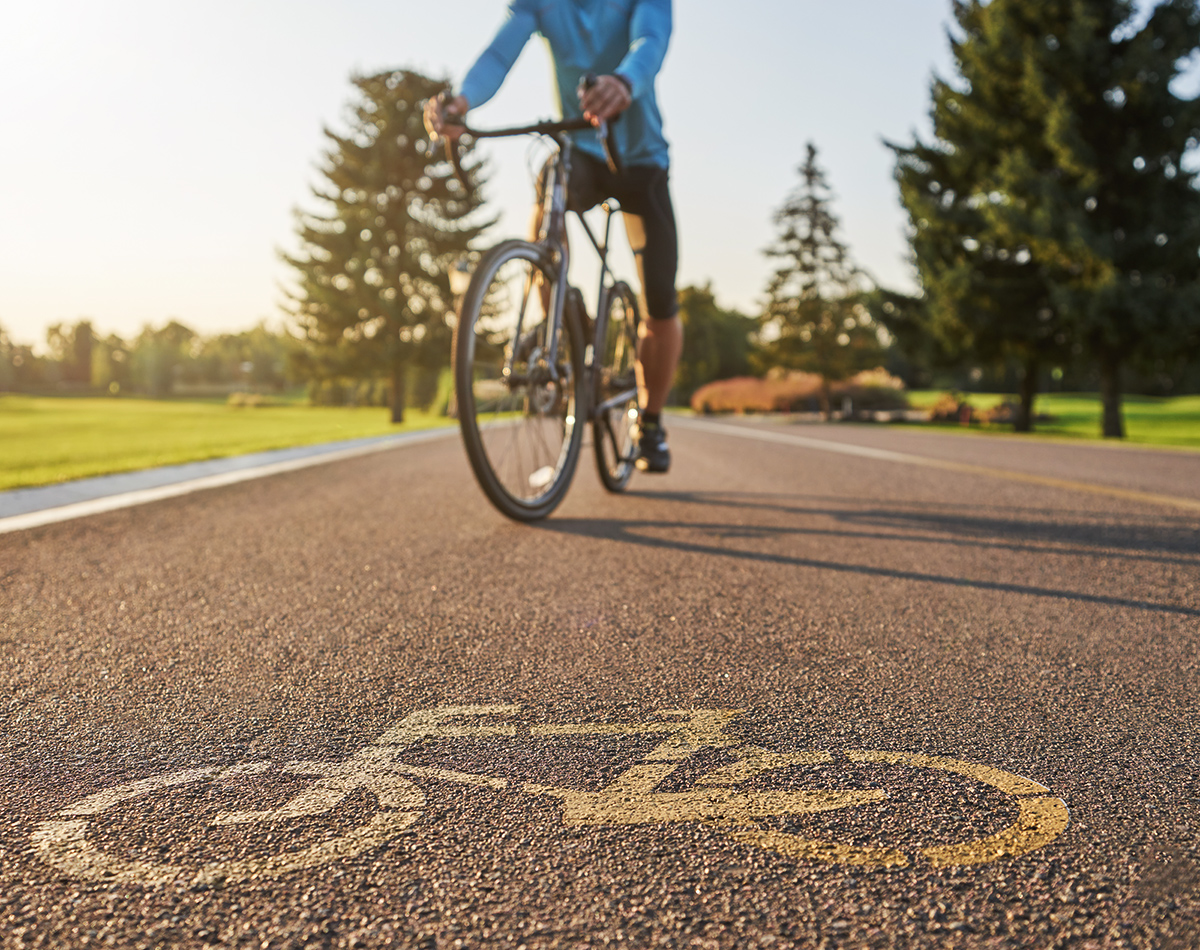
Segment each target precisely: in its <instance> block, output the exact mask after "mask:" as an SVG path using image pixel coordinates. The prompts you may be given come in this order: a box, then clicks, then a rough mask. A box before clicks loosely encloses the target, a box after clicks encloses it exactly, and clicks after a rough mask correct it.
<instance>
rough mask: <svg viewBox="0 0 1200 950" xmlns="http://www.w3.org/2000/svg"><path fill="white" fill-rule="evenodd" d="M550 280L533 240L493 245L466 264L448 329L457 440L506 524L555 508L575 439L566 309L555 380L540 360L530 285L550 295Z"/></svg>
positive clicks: (575, 381) (576, 364)
mask: <svg viewBox="0 0 1200 950" xmlns="http://www.w3.org/2000/svg"><path fill="white" fill-rule="evenodd" d="M555 282H556V278H555V274H554V272H553V270H552V268H551V265H550V262H549V259H548V256H547V253H546V251H545V249H544V248H543V247H541V246H540V245H538V244H533V243H530V242H528V241H505V242H503V243H501V244H498V245H496V246H495V247H493V248H492V249H491V250H489V251H487V252H486V253H485V254H484V255H483V257H482V259H481V260H480V262H479V265H478V267H476V269H475V273H474V274H473V275H472V277H471V283H470V285H469V287H468V288H467V292H466V294H465V295H464V297H463V301H462V306H461V308H460V311H459V318H458V323H457V325H456V326H455V330H454V354H455V359H454V382H455V395H456V397H457V400H458V415H459V428H460V429H461V431H462V437H463V445H464V446H465V447H466V451H467V457H468V459H470V462H471V468H472V469H473V470H474V472H475V478H476V480H477V481H478V482H479V486H480V488H482V489H483V492H484V494H485V495H486V496H487V497H488V500H489V501H491V502H492V504H493V505H494V506H495V507H496V508H497V509H498V510H499V511H500V512H501V513H502V514H504V515H506V516H507V517H509V518H512V519H513V520H514V521H537V520H540V519H542V518H545V517H546V516H547V515H549V514H550V512H552V511H553V510H554V509H555V508H556V507H557V506H558V504H559V503H560V502H561V501H562V499H563V497H564V495H566V492H567V489H568V488H569V487H570V484H571V479H572V477H573V476H574V474H575V466H576V463H577V462H578V460H579V452H580V449H581V447H582V442H583V429H584V426H583V425H582V424H581V423H582V420H583V419H584V418H586V417H585V416H584V415H582V413H584V412H585V410H586V405H587V393H586V390H585V388H584V369H583V331H582V329H581V328H580V327H579V324H578V319H577V318H576V317H574V315H573V314H572V313H571V310H570V308H569V307H564V308H563V332H562V333H560V334H559V344H558V358H557V360H556V366H555V371H556V372H557V374H558V379H557V380H553V379H551V378H550V377H549V375H548V371H549V366H548V364H547V363H546V362H545V358H544V355H545V354H544V344H545V342H546V333H547V330H548V328H549V324H550V321H549V320H548V319H547V318H546V316H545V313H544V312H542V311H543V308H542V305H541V301H542V293H541V291H540V287H541V286H542V285H544V286H546V287H548V288H549V289H550V291H551V295H552V292H553V290H554V284H555ZM535 288H538V289H535ZM531 303H532V304H533V306H532V307H530V304H531Z"/></svg>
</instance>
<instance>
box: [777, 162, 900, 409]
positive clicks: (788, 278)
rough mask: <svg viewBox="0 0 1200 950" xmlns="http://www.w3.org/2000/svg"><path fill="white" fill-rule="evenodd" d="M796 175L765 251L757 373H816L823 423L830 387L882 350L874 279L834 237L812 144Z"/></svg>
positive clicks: (876, 359)
mask: <svg viewBox="0 0 1200 950" xmlns="http://www.w3.org/2000/svg"><path fill="white" fill-rule="evenodd" d="M798 171H799V174H800V179H801V181H800V185H799V187H798V188H797V189H796V190H795V191H794V192H793V193H792V194H791V195H789V196H788V198H787V200H786V201H785V202H784V204H783V206H782V207H781V208H780V209H779V210H778V211H777V212H776V213H775V224H776V225H777V226H778V228H779V232H780V233H779V236H778V237H777V238H776V241H775V243H774V244H773V245H772V246H771V247H770V248H768V249H767V251H766V254H767V256H768V257H769V258H773V259H776V260H779V261H781V263H780V265H779V267H778V268H777V269H776V270H775V273H774V274H773V275H772V277H771V279H770V282H769V283H768V285H767V298H768V299H767V304H766V307H765V309H764V312H763V315H762V318H761V321H760V323H761V328H762V329H761V331H760V339H761V340H762V343H761V346H760V352H759V354H758V357H757V360H756V362H758V364H759V368H760V369H761V368H765V367H766V366H782V367H787V368H791V369H802V370H807V371H809V372H814V373H819V374H820V376H821V378H822V389H821V409H822V411H823V412H824V413H825V415H826V417H827V418H828V416H829V414H830V410H831V407H830V391H831V387H832V384H833V383H834V382H835V381H837V380H841V379H846V378H847V377H849V376H852V375H853V374H854V373H856V372H858V371H859V370H862V369H868V368H870V367H872V366H876V365H878V363H879V361H880V358H881V355H882V349H883V347H882V345H881V342H880V337H879V327H878V326H877V325H876V324H875V322H874V320H873V319H872V318H871V315H870V313H869V311H868V309H867V307H866V306H865V300H864V297H865V294H866V293H867V292H868V291H869V290H870V288H871V282H870V280H869V279H868V278H867V276H866V274H865V273H864V272H863V271H862V270H861V269H860V268H859V267H858V266H857V265H856V264H855V263H854V262H853V261H852V260H851V257H850V252H849V250H848V249H847V247H846V245H845V244H843V243H842V241H841V239H840V237H839V236H838V229H839V223H838V220H837V218H836V217H835V216H834V214H833V211H832V207H831V206H832V203H833V198H832V194H831V191H830V188H829V184H828V182H827V181H826V178H825V172H824V171H823V170H822V169H821V167H820V166H819V165H818V163H817V148H816V146H815V145H813V144H812V143H809V145H808V153H807V156H806V158H805V160H804V164H802V165H801V166H800V167H799V169H798Z"/></svg>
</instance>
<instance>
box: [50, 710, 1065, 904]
mask: <svg viewBox="0 0 1200 950" xmlns="http://www.w3.org/2000/svg"><path fill="white" fill-rule="evenodd" d="M740 718H741V715H740V712H739V711H738V710H732V709H666V710H659V711H657V712H655V713H653V714H651V715H650V716H649V717H648V718H644V719H635V720H632V721H630V720H624V719H620V718H616V719H614V718H609V717H601V718H598V719H593V720H590V721H588V720H585V721H565V722H563V721H549V722H547V721H544V720H542V719H541V717H538V716H536V715H535V716H533V717H527V716H526V715H525V714H524V711H523V710H522V708H521V707H520V706H517V705H504V706H443V707H438V708H434V709H424V710H416V711H414V712H411V713H410V714H409V715H407V716H405V717H404V718H403V719H401V720H399V721H397V722H394V723H393V724H392V725H391V726H389V727H388V728H387V729H386V730H385V731H384V732H383V733H382V734H381V735H379V736H378V737H377V738H376V739H375V740H374V741H373V742H371V743H370V744H368V745H366V746H364V747H363V748H361V749H359V750H358V751H357V752H355V753H353V754H352V755H351V756H350V757H349V758H346V759H335V760H316V761H310V760H299V761H292V762H286V763H279V764H276V763H271V762H246V763H241V764H237V765H227V766H207V767H200V768H190V769H184V770H182V771H177V772H169V773H165V774H160V775H154V776H150V777H148V778H142V779H138V780H136V781H132V782H127V783H125V784H121V785H114V786H109V787H108V788H104V789H101V790H99V791H97V792H94V793H93V794H91V795H88V796H87V797H85V798H81V799H79V800H77V801H75V802H73V803H71V804H69V805H67V806H66V807H64V808H61V809H60V810H59V811H57V813H56V814H55V815H54V816H53V817H50V818H47V819H45V820H43V821H41V822H39V823H38V824H37V825H36V826H35V828H34V830H33V833H32V835H31V844H32V846H33V850H34V852H35V853H36V854H37V855H38V856H39V857H40V858H41V859H42V860H43V861H44V862H46V863H47V864H49V865H51V866H53V867H55V868H57V869H58V870H59V871H61V872H64V873H66V874H68V875H71V876H72V877H78V878H83V879H86V880H94V881H101V882H105V883H108V884H115V885H120V884H131V885H163V884H170V883H173V882H182V883H188V882H191V883H192V884H193V885H219V884H224V883H236V882H238V881H250V880H260V879H264V878H279V877H282V876H284V875H286V874H290V873H293V872H296V871H301V870H306V869H311V868H316V867H320V866H322V865H325V864H329V863H332V862H335V861H339V860H344V859H348V858H353V857H354V856H356V855H360V854H363V853H365V852H367V851H369V850H372V849H375V848H378V847H380V846H382V845H384V844H385V843H387V842H388V841H392V840H394V839H396V838H397V837H398V836H400V835H403V834H406V833H410V831H409V830H410V829H412V832H411V833H416V831H417V828H415V827H414V826H418V827H419V826H421V825H422V824H423V819H424V818H425V817H426V816H425V812H426V810H427V809H426V804H427V801H428V797H427V794H426V792H427V790H431V789H432V788H433V787H436V786H438V785H449V786H457V787H461V788H474V789H477V790H480V791H482V792H490V793H492V794H495V795H504V796H514V797H515V798H514V799H513V800H517V799H521V798H525V799H535V798H542V799H550V800H552V801H554V802H556V803H557V808H558V811H559V814H560V816H561V821H562V824H563V826H564V827H568V828H577V829H585V828H599V827H608V828H620V827H633V826H642V827H654V826H658V827H662V828H666V827H670V826H680V825H693V826H703V827H706V828H708V829H709V830H710V831H711V832H712V833H713V834H715V835H717V836H723V837H725V838H729V839H732V840H733V841H735V842H737V843H738V844H740V845H741V846H743V847H748V848H752V849H758V850H763V851H767V852H773V853H775V854H776V855H779V856H781V857H784V858H788V859H791V860H793V861H798V862H803V863H816V864H834V865H843V866H847V867H855V868H860V869H864V870H888V869H899V868H905V867H913V866H932V867H935V868H937V867H952V866H962V865H977V864H989V863H991V862H994V861H998V860H1001V859H1005V858H1013V857H1017V856H1020V855H1023V854H1028V853H1030V852H1032V851H1036V850H1038V849H1040V848H1043V847H1045V846H1046V845H1048V844H1049V843H1050V842H1052V841H1054V840H1055V839H1056V838H1058V837H1059V836H1060V835H1061V834H1062V833H1063V831H1064V830H1065V829H1066V828H1067V825H1068V823H1069V820H1070V816H1069V813H1068V811H1067V807H1066V804H1065V803H1064V802H1063V801H1062V800H1061V799H1059V798H1057V797H1056V796H1055V795H1054V794H1053V793H1052V792H1051V791H1050V789H1048V788H1046V787H1045V786H1043V785H1040V784H1038V783H1037V782H1034V781H1032V780H1030V779H1027V778H1024V777H1022V776H1020V775H1016V774H1014V773H1011V772H1006V771H1002V770H1000V769H997V768H993V767H991V766H986V765H979V764H975V763H971V762H965V761H962V760H959V759H951V758H944V757H939V756H930V755H923V754H917V753H911V752H894V751H879V750H853V749H848V750H843V751H841V752H840V753H837V754H835V753H834V751H832V750H822V749H813V750H794V749H793V750H790V751H789V750H786V749H785V750H779V749H775V748H771V747H770V746H769V745H760V744H758V742H756V741H754V740H753V738H752V737H750V736H747V735H745V734H744V733H743V731H742V730H741V729H738V728H733V727H735V726H737V724H738V723H737V721H738V720H739V719H740ZM630 743H638V747H637V748H636V749H635V748H634V747H633V746H630V745H629V744H630ZM460 745H461V746H462V747H464V748H465V752H466V755H465V757H464V760H463V761H462V764H461V765H459V762H458V760H457V759H456V758H455V757H453V755H452V750H453V749H454V747H456V746H460ZM590 745H597V746H598V747H599V748H598V750H597V751H598V752H599V759H600V761H601V762H607V767H603V768H602V769H601V771H602V772H603V773H605V774H606V775H607V781H602V782H596V781H594V780H588V779H587V778H586V777H584V778H583V779H582V780H579V779H578V778H576V779H572V780H569V781H570V784H569V785H567V786H558V785H553V784H547V780H548V779H549V778H550V776H552V775H554V774H555V770H554V769H553V768H552V767H549V764H550V763H552V762H554V761H556V760H561V758H562V755H563V752H564V750H566V749H568V748H569V749H571V750H572V753H571V756H570V758H571V759H572V761H580V759H579V751H581V748H576V747H586V746H590ZM493 746H494V747H496V748H497V749H502V748H504V747H511V746H515V747H516V748H518V749H520V750H522V754H521V755H520V756H519V757H518V759H517V760H515V761H520V762H523V763H525V766H526V767H525V769H521V768H517V769H515V770H514V769H512V768H509V769H507V770H506V771H508V772H509V774H508V775H507V776H505V775H504V774H498V772H502V771H505V770H504V769H502V768H501V769H494V768H491V767H489V763H488V756H483V757H482V758H483V761H484V763H485V764H484V768H483V770H482V771H481V770H480V767H479V763H480V760H481V756H480V750H481V748H490V747H493ZM622 748H624V749H625V751H621V750H622ZM539 750H540V751H539ZM431 752H432V753H433V755H432V757H431V756H430V753H431ZM448 756H449V757H448ZM539 756H542V757H544V758H542V759H541V760H540V761H543V762H544V763H545V765H544V766H543V767H541V768H537V767H536V766H535V767H533V768H530V766H531V765H532V764H533V763H536V762H538V761H539ZM499 761H500V762H503V761H505V757H504V756H503V755H501V756H499ZM446 766H458V767H457V768H456V767H449V768H448V767H446ZM614 766H615V767H614ZM468 769H469V770H468ZM523 771H533V772H534V773H535V774H534V775H531V776H530V777H531V778H533V777H536V778H537V781H525V780H523V779H522V776H521V772H523ZM822 772H824V777H823V778H822V777H821V775H822ZM855 773H858V774H857V775H856V774H855ZM557 774H558V775H559V778H560V780H561V779H562V778H563V777H564V776H563V773H562V772H561V770H560V771H559V772H558V773H557ZM921 774H924V775H926V776H930V775H934V776H939V775H940V776H943V777H944V776H949V777H951V779H952V780H953V781H952V783H951V787H950V788H943V789H942V790H941V791H940V792H939V793H938V795H940V796H941V799H942V801H943V802H946V801H949V802H951V803H952V802H953V801H954V800H956V799H957V800H960V801H961V800H963V799H962V796H963V791H964V790H965V789H967V788H974V789H976V790H979V789H983V790H986V791H990V792H991V795H992V798H991V799H989V801H991V805H990V806H985V807H987V808H989V809H995V808H999V809H1000V810H1001V811H1004V812H1007V814H1008V815H1009V818H1008V823H1007V824H1006V825H1004V826H1003V827H999V828H997V827H996V825H997V824H999V822H994V821H989V822H987V823H986V825H985V826H982V827H979V828H977V829H976V830H975V832H974V833H972V834H967V835H965V836H962V837H961V838H959V839H958V840H953V839H954V838H955V837H958V836H955V835H952V836H950V840H938V839H939V838H941V837H943V836H941V835H940V834H939V833H938V825H939V824H941V823H944V819H945V816H944V815H939V821H938V822H936V823H935V824H933V825H931V826H930V828H929V829H928V832H929V835H928V838H926V840H925V841H923V842H922V843H920V844H913V843H912V842H909V843H908V844H907V845H906V844H904V843H903V842H901V841H891V842H889V841H888V840H887V838H888V837H889V836H890V835H889V834H888V833H886V832H885V833H884V835H883V840H876V841H875V842H873V843H868V842H865V841H859V842H857V843H856V842H852V841H845V840H842V841H838V840H835V839H836V838H838V837H842V835H841V834H836V833H835V834H834V836H833V838H826V837H823V836H821V837H811V836H809V835H807V834H804V833H802V832H801V831H800V830H799V829H795V828H791V827H789V826H788V824H787V823H786V822H787V821H789V820H794V819H797V818H803V817H805V816H813V815H822V814H825V813H831V814H840V813H847V812H849V813H853V812H864V811H865V813H866V816H867V818H868V820H870V817H871V816H876V818H877V820H879V822H880V828H881V829H883V828H887V827H890V828H891V833H890V834H891V835H894V834H895V833H896V831H897V829H896V828H895V827H894V826H889V825H888V824H887V822H886V821H885V820H883V819H882V813H881V811H880V809H883V808H885V807H886V805H887V803H888V800H889V799H890V797H891V795H890V791H889V789H890V788H895V789H903V787H904V785H905V784H906V783H907V782H911V781H912V780H913V777H915V776H919V775H921ZM906 775H907V776H908V778H906V777H905V776H906ZM298 779H304V780H307V781H305V782H304V787H303V788H300V789H299V790H296V789H295V783H296V781H297V780H298ZM954 782H957V783H958V785H955V784H954ZM289 784H290V785H291V787H292V788H293V794H292V797H290V798H288V799H287V800H286V801H284V802H282V803H281V804H274V807H269V806H268V807H266V808H264V807H263V805H264V804H267V803H268V802H271V801H272V800H274V801H275V802H278V799H277V798H276V797H275V795H273V794H272V793H271V791H270V789H271V787H272V786H274V787H278V786H279V785H284V786H285V787H286V786H287V785H289ZM581 786H582V787H581ZM959 786H961V787H959ZM264 792H265V793H266V794H265V795H264ZM364 794H365V795H367V796H369V799H373V801H374V807H373V808H371V807H368V808H367V810H366V812H365V814H364V813H362V812H361V811H358V812H355V811H350V812H349V813H350V814H354V815H356V818H357V820H356V821H354V822H353V823H351V824H350V826H349V827H347V826H346V814H347V807H346V805H345V803H347V802H352V801H355V800H357V801H359V803H360V805H359V808H360V809H361V803H362V801H363V795H364ZM264 798H265V801H264ZM172 800H174V801H175V802H176V803H178V806H179V809H178V810H177V811H176V810H173V809H172V808H171V805H170V803H171V801H172ZM238 806H240V807H238ZM247 806H249V807H247ZM255 806H257V807H255ZM217 809H219V810H217ZM943 810H944V807H943V806H941V805H939V806H938V811H939V812H941V811H943ZM172 814H178V815H179V816H180V819H181V820H183V822H184V824H183V826H182V827H180V826H178V825H172V824H171V819H170V817H169V816H170V815H172ZM437 814H438V812H436V810H435V815H434V817H435V818H436V816H437ZM139 816H140V818H139ZM997 817H998V816H997ZM131 820H132V821H133V822H134V827H135V829H137V830H136V833H134V834H133V835H132V838H133V839H134V841H135V842H137V843H138V844H140V845H141V847H140V848H137V847H133V848H131V847H130V842H129V841H126V840H125V839H124V838H122V836H121V834H120V832H119V831H118V832H115V833H114V832H111V831H110V830H109V829H110V827H113V826H115V827H116V828H118V829H119V828H121V827H125V828H129V827H130V825H129V822H130V821H131ZM469 820H476V821H479V820H483V819H481V818H480V816H479V814H478V813H477V812H476V813H474V818H472V819H469ZM122 821H124V825H123V824H122ZM850 826H851V827H852V826H853V822H851V823H850ZM196 828H199V829H201V830H200V832H199V835H200V841H199V842H196V843H195V844H198V845H200V848H201V849H202V851H203V852H204V856H203V858H202V859H201V862H200V863H199V864H197V863H196V862H195V861H194V860H193V861H188V860H187V856H186V855H185V854H184V853H181V852H180V851H179V850H178V849H176V848H175V847H173V839H174V838H177V837H180V836H181V835H180V833H181V832H182V837H184V838H185V839H193V840H194V839H195V837H196V836H197V831H196ZM331 828H338V829H339V831H338V832H337V833H336V834H335V836H333V837H330V836H329V835H328V830H329V829H331ZM127 834H128V833H127ZM185 850H191V851H192V852H193V855H194V852H195V851H196V850H197V848H196V847H195V845H194V846H193V847H192V848H191V849H185ZM172 855H174V856H173V857H172Z"/></svg>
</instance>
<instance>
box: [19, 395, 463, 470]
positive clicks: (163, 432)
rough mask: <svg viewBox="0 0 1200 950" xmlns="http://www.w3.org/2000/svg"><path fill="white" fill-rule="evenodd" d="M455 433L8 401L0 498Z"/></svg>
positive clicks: (411, 418) (215, 408) (226, 410)
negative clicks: (79, 481) (193, 465)
mask: <svg viewBox="0 0 1200 950" xmlns="http://www.w3.org/2000/svg"><path fill="white" fill-rule="evenodd" d="M449 424H450V422H449V420H447V419H445V418H444V417H442V416H434V415H429V414H424V413H418V412H409V413H407V414H406V421H405V423H404V425H402V426H394V425H392V424H391V423H390V422H389V421H388V413H387V410H386V409H380V408H378V407H375V408H363V409H350V408H342V407H338V408H325V407H314V406H308V405H283V406H262V407H257V408H235V407H232V406H228V405H225V404H224V403H217V402H212V401H197V402H177V401H156V400H149V399H95V398H93V399H87V398H58V397H54V398H47V397H35V396H21V395H8V394H0V490H5V489H10V488H23V487H29V486H33V485H48V484H53V483H56V482H64V481H69V480H71V479H75V478H87V477H89V476H93V475H110V474H114V473H116V472H130V471H136V470H138V469H145V468H156V467H158V466H160V465H177V464H180V463H182V462H197V461H202V460H204V459H212V458H224V457H227V456H232V455H244V454H246V453H249V452H263V451H266V450H268V449H282V448H291V447H293V446H297V445H315V444H318V443H321V442H335V441H338V440H341V439H356V438H363V437H366V436H376V435H390V434H393V433H397V432H411V431H415V430H417V429H428V428H433V427H435V426H440V425H449Z"/></svg>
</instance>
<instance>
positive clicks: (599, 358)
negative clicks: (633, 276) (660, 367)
mask: <svg viewBox="0 0 1200 950" xmlns="http://www.w3.org/2000/svg"><path fill="white" fill-rule="evenodd" d="M640 322H641V313H640V310H639V308H638V299H637V295H636V294H634V292H633V290H632V289H631V288H630V286H629V285H628V284H626V283H624V282H623V281H618V282H617V283H616V284H614V285H613V286H612V287H611V288H609V290H608V293H607V294H605V298H604V312H603V313H602V314H599V315H598V316H597V320H596V338H595V341H594V344H593V345H594V349H593V361H594V362H593V374H592V375H593V379H594V392H593V394H592V405H593V406H594V407H596V408H595V410H594V411H593V413H592V446H593V449H594V450H595V456H596V470H597V472H598V473H599V475H600V481H601V483H602V484H603V485H604V487H605V488H607V489H608V490H609V491H610V492H614V493H615V492H622V491H624V490H625V487H626V486H627V485H628V484H629V479H630V477H631V476H632V475H633V471H634V461H635V460H636V458H637V446H636V445H635V443H634V438H633V429H634V426H635V425H636V423H637V417H638V398H637V377H636V375H635V372H636V371H635V368H634V367H635V364H636V362H637V339H638V325H639V323H640ZM630 392H632V395H631V396H630V397H629V398H628V399H623V400H621V401H620V402H619V403H618V404H617V405H614V406H610V407H609V408H602V407H604V406H605V404H606V403H608V402H611V401H612V400H613V399H617V398H620V397H621V396H622V395H623V394H626V393H630Z"/></svg>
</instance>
